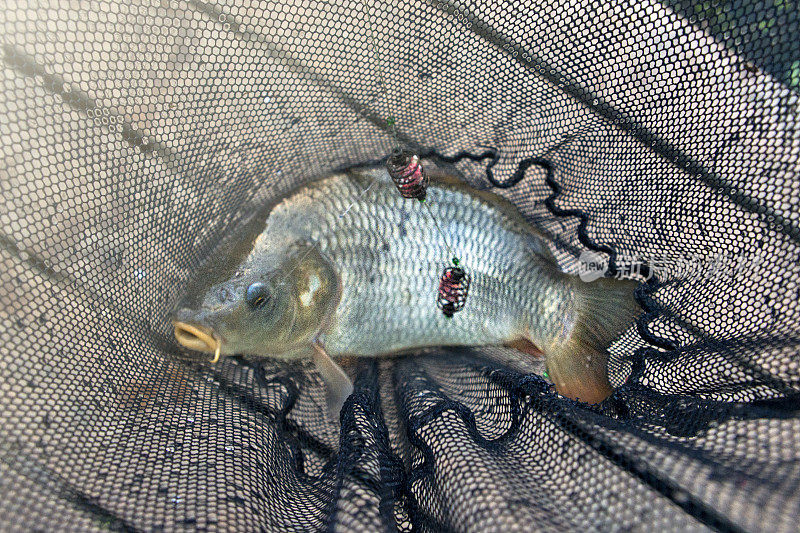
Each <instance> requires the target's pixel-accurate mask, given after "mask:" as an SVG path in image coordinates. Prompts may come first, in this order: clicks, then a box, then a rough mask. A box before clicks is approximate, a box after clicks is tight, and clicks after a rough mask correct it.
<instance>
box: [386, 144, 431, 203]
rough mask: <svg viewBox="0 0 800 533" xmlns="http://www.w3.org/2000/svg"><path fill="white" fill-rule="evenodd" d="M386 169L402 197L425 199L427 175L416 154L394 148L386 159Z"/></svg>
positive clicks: (422, 200) (421, 200)
mask: <svg viewBox="0 0 800 533" xmlns="http://www.w3.org/2000/svg"><path fill="white" fill-rule="evenodd" d="M386 170H387V171H388V172H389V175H390V176H391V177H392V181H394V184H395V186H396V187H397V190H398V191H400V195H401V196H402V197H403V198H415V199H417V200H419V201H420V202H424V201H425V196H426V194H427V193H428V176H427V174H425V170H424V169H423V168H422V163H421V162H420V160H419V156H418V155H417V154H415V153H413V152H409V151H408V150H401V149H399V148H397V149H395V150H394V151H392V155H390V156H389V159H388V160H387V161H386Z"/></svg>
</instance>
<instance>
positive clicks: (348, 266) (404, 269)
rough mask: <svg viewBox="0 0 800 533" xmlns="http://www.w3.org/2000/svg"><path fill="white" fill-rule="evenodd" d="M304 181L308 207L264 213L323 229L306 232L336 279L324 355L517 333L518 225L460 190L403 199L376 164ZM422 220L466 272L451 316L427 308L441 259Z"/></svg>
mask: <svg viewBox="0 0 800 533" xmlns="http://www.w3.org/2000/svg"><path fill="white" fill-rule="evenodd" d="M364 177H366V178H367V180H371V183H372V186H371V187H370V186H369V181H368V182H367V184H366V185H365V181H367V180H365V179H364ZM310 187H311V188H315V190H314V192H313V193H306V197H305V198H306V199H307V198H312V199H314V200H315V202H314V203H315V205H314V207H312V208H311V209H308V208H307V207H308V206H309V205H310V203H309V202H307V201H306V200H305V199H304V198H303V197H302V196H299V197H290V198H289V199H287V201H285V202H284V203H283V204H281V205H280V206H279V208H278V209H276V211H275V213H274V214H273V215H271V217H270V218H272V217H276V218H278V217H287V218H293V219H295V218H299V217H303V218H305V222H306V224H303V225H301V226H305V227H308V226H309V224H308V222H310V221H314V222H313V223H312V225H313V226H316V227H321V228H325V231H319V232H313V233H314V235H313V237H317V238H316V239H313V240H314V241H316V242H314V244H315V245H316V246H317V247H318V248H319V250H320V251H321V252H322V253H323V255H324V256H325V257H326V258H328V259H329V260H330V261H331V262H332V263H333V264H334V266H335V269H336V270H337V272H339V276H340V279H341V284H342V294H341V300H340V303H339V306H338V308H337V310H336V315H335V322H334V326H333V328H332V329H330V330H329V331H327V332H326V333H325V334H324V336H323V337H322V339H323V343H324V345H325V347H326V349H327V350H328V351H329V353H331V354H332V355H339V354H351V355H376V354H378V353H386V352H393V351H397V350H401V349H408V348H413V347H418V346H428V345H431V344H476V343H478V342H482V343H501V342H504V341H508V340H509V339H510V338H512V337H514V336H516V335H518V334H519V333H521V325H520V324H521V323H522V322H525V321H526V320H527V318H528V315H529V314H530V311H531V308H530V307H531V306H530V302H529V301H527V302H525V301H523V299H525V298H527V297H529V296H530V294H529V291H528V290H527V287H526V290H520V287H519V285H520V282H521V278H522V275H521V274H522V273H523V272H526V273H527V274H529V276H528V277H530V274H531V270H532V269H531V267H535V265H532V264H531V261H530V259H531V256H532V254H531V253H526V250H527V249H528V248H530V246H531V243H532V242H533V243H535V241H533V240H532V239H531V238H530V236H529V235H526V234H525V233H524V228H522V227H521V226H520V225H519V224H517V223H516V222H514V221H509V220H507V219H504V218H503V217H502V214H501V213H499V212H498V211H497V210H496V209H493V208H492V206H490V205H488V204H487V203H486V202H482V201H480V200H479V199H476V198H475V197H473V196H471V195H469V194H468V193H466V192H462V191H459V190H458V189H451V188H445V187H440V186H438V185H436V184H435V183H434V184H432V185H431V186H430V189H429V200H428V202H427V206H426V205H423V204H421V203H418V202H415V201H412V200H408V199H404V198H402V197H400V196H399V194H397V191H396V190H395V189H394V186H393V184H392V182H391V180H390V179H389V178H388V176H387V175H386V174H385V173H383V172H380V171H373V172H368V173H365V174H362V176H361V177H360V178H359V177H353V176H348V175H339V176H335V177H331V178H328V179H326V180H324V181H323V182H318V183H316V184H313V185H311V186H310ZM367 187H369V189H368V190H367V192H364V190H365V189H366V188H367ZM342 213H343V214H342ZM401 213H402V217H403V220H402V221H401ZM340 214H342V215H341V216H339V215H340ZM432 217H435V218H436V219H437V220H439V221H440V227H441V228H442V231H443V232H444V234H445V239H446V241H447V243H449V244H450V246H451V247H452V248H453V250H454V252H455V253H456V255H458V256H459V257H460V258H461V264H462V265H463V266H464V268H465V269H466V270H467V271H468V272H469V273H470V275H471V277H472V286H471V289H470V295H469V300H468V305H467V307H466V308H465V309H464V310H463V311H462V312H460V313H459V314H457V315H456V316H455V317H454V318H453V319H452V320H448V319H446V318H445V317H444V316H443V315H442V313H441V312H440V311H439V310H438V309H437V307H436V305H435V298H436V291H437V288H438V276H439V274H440V272H441V270H442V268H443V267H444V266H445V265H447V264H448V263H449V260H450V257H449V254H448V251H447V245H446V242H445V239H443V238H442V235H440V234H439V232H438V231H437V229H436V227H435V225H434V222H433V218H432ZM401 223H402V224H403V226H404V229H405V235H403V236H401V232H400V225H401ZM301 233H302V231H301ZM308 238H312V235H311V234H309V235H308ZM542 250H543V248H542V247H539V248H537V249H536V250H535V251H536V252H538V253H541V251H542ZM526 267H527V268H526ZM534 269H535V268H534ZM370 278H372V279H373V280H375V279H376V278H377V279H378V280H379V282H378V283H375V281H372V282H370ZM528 281H529V280H526V282H525V283H526V285H527V282H528ZM517 330H519V331H517Z"/></svg>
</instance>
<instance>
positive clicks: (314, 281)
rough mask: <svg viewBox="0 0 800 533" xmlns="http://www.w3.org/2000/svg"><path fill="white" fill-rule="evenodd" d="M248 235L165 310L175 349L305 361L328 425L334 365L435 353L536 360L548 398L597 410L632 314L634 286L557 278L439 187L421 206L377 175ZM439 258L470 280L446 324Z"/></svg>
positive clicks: (523, 226)
mask: <svg viewBox="0 0 800 533" xmlns="http://www.w3.org/2000/svg"><path fill="white" fill-rule="evenodd" d="M255 235H257V236H256V237H255V238H254V239H252V240H251V241H249V242H248V243H247V244H246V245H245V246H243V247H242V246H240V248H242V249H243V250H244V253H241V260H239V259H237V260H236V261H238V262H236V264H235V265H234V268H233V269H232V273H231V274H230V275H227V276H225V277H224V278H223V279H219V280H209V281H208V282H207V286H202V288H201V289H200V290H199V292H198V296H196V297H195V302H194V304H193V305H184V306H180V307H179V308H178V309H177V311H176V312H175V313H174V315H173V318H172V324H173V327H174V334H175V339H176V341H177V342H178V343H179V344H180V345H182V346H183V347H185V348H188V349H190V350H197V351H201V352H204V353H207V354H213V359H212V360H213V361H214V362H216V361H217V360H218V359H219V358H220V357H222V356H228V355H233V354H241V355H246V356H254V357H270V358H277V359H283V360H292V359H303V358H305V359H311V360H313V362H314V364H315V366H316V368H317V370H318V371H319V373H320V375H321V376H322V378H323V381H324V383H325V386H326V400H327V404H328V408H329V409H330V410H331V412H332V413H338V410H339V409H340V408H341V406H342V405H343V403H344V401H345V399H346V398H347V396H349V394H350V393H351V392H352V390H353V389H352V383H351V382H350V379H349V378H348V376H347V374H346V373H345V372H344V371H343V370H342V368H341V366H340V365H339V364H337V363H336V360H337V359H341V358H345V357H347V358H350V357H382V356H389V355H394V354H398V353H413V351H414V350H420V349H423V348H429V347H435V346H481V345H506V346H511V347H515V348H517V349H519V350H521V351H523V352H525V353H526V354H530V356H533V357H544V359H545V366H546V371H547V374H548V376H549V379H550V380H551V381H552V383H553V384H554V386H555V389H556V391H557V392H558V393H559V394H562V395H564V396H566V397H569V398H572V399H575V400H579V401H582V402H586V403H598V402H601V401H602V400H604V399H605V398H607V397H608V396H609V395H610V394H611V393H612V391H613V389H612V387H611V385H610V383H609V378H608V369H607V366H608V356H609V355H608V351H607V348H608V346H609V345H610V343H611V342H612V341H613V340H614V339H615V338H616V337H618V336H619V335H620V334H621V333H622V332H623V331H624V330H625V329H627V328H628V327H629V326H630V325H631V324H632V323H633V320H634V318H635V316H636V314H637V313H638V312H640V309H639V307H638V305H637V303H636V300H635V298H634V296H633V291H634V289H635V287H636V286H637V283H636V282H635V281H632V280H620V279H612V278H600V279H597V280H595V281H592V282H585V281H582V280H581V279H580V278H579V277H578V276H574V275H570V274H567V273H564V272H563V271H562V270H561V269H560V268H559V267H558V264H557V262H556V260H555V258H554V256H553V254H552V252H551V249H550V244H549V241H548V239H547V238H545V236H544V235H543V234H542V232H540V231H539V230H538V229H537V228H535V227H534V226H533V225H532V224H531V223H529V222H528V221H527V220H526V219H525V218H524V217H523V215H522V214H521V213H520V212H519V211H518V210H517V209H516V208H515V207H514V206H513V205H512V204H511V203H510V202H508V201H507V200H505V199H504V198H502V197H501V196H499V195H497V194H494V193H492V192H490V191H483V190H477V189H475V188H472V187H470V186H468V185H467V184H465V183H463V182H461V181H459V180H458V179H456V178H453V177H450V176H447V175H443V174H442V175H440V174H432V175H431V178H430V184H429V186H428V191H427V199H426V200H425V201H424V202H420V201H417V200H413V199H406V198H403V197H401V196H400V194H398V191H397V190H396V188H395V186H394V184H393V182H392V180H391V178H390V177H389V175H388V173H387V172H386V171H385V169H382V168H378V167H375V168H367V169H358V170H350V171H345V172H342V173H336V174H333V175H328V176H326V177H323V178H321V179H318V180H316V181H312V182H310V183H307V184H305V185H302V186H301V187H299V188H297V189H295V190H294V191H293V192H291V193H289V194H288V195H286V196H285V197H284V198H283V199H281V200H280V201H279V202H277V203H276V204H275V205H274V206H273V207H272V208H271V209H270V210H269V211H268V213H267V215H266V217H265V218H264V222H263V227H261V228H259V231H257V232H255ZM450 254H453V255H454V256H456V257H457V258H458V260H459V262H460V263H459V265H460V267H461V268H463V269H464V270H465V271H466V272H467V273H468V274H469V276H470V278H471V284H470V288H469V294H468V297H467V301H466V305H465V307H464V309H463V310H461V311H460V312H458V313H456V314H455V315H454V316H453V317H452V318H448V317H446V316H444V314H443V313H442V312H441V311H440V309H438V308H437V306H436V296H437V289H438V286H439V275H440V274H441V272H442V270H443V268H445V267H446V266H448V264H450V262H451V260H452V257H450Z"/></svg>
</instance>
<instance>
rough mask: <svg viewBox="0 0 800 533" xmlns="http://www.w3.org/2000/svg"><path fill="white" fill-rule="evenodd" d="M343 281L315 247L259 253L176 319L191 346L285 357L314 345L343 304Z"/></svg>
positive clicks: (175, 324) (181, 339)
mask: <svg viewBox="0 0 800 533" xmlns="http://www.w3.org/2000/svg"><path fill="white" fill-rule="evenodd" d="M337 295H338V277H337V276H336V274H335V272H334V271H333V269H332V267H331V265H330V263H329V262H328V261H326V260H325V259H324V258H323V257H322V255H321V254H320V253H319V251H318V250H317V249H316V248H315V247H313V246H311V245H304V244H299V245H297V244H296V245H291V246H287V247H285V248H281V249H280V250H272V251H269V252H265V251H263V250H262V251H259V250H255V251H254V252H253V254H251V256H250V257H248V260H247V261H245V263H244V264H243V265H242V266H241V267H240V268H239V269H237V271H236V272H235V273H234V275H233V276H232V277H231V278H230V279H226V280H224V281H222V282H219V283H216V284H213V285H211V286H210V287H209V288H208V289H207V290H205V291H203V293H202V296H201V298H200V303H199V305H196V306H194V307H181V308H180V309H178V311H177V312H176V313H175V315H174V318H173V327H174V330H175V339H176V340H177V341H178V343H179V344H181V345H182V346H184V347H185V348H189V349H191V350H196V351H200V352H205V353H209V354H213V355H214V358H213V360H214V361H216V360H217V359H218V358H219V357H220V356H221V355H232V354H244V355H251V356H273V357H280V356H282V355H284V354H287V353H290V352H292V351H293V350H294V349H296V348H297V347H299V346H302V345H304V344H309V343H310V342H311V340H312V338H313V337H314V335H316V334H317V333H318V331H319V330H320V328H321V326H322V325H323V323H325V321H326V319H327V318H329V317H330V315H331V311H332V309H333V307H334V306H335V303H336V302H337V301H338V299H337V298H336V296H337Z"/></svg>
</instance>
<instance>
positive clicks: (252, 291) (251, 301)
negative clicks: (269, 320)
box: [245, 281, 270, 309]
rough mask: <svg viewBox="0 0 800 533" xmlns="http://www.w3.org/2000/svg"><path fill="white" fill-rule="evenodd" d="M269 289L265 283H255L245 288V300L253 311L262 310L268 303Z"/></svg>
mask: <svg viewBox="0 0 800 533" xmlns="http://www.w3.org/2000/svg"><path fill="white" fill-rule="evenodd" d="M269 299H270V296H269V287H268V286H267V284H266V283H262V282H260V281H257V282H255V283H253V284H251V285H250V286H249V287H247V293H246V294H245V300H246V301H247V304H248V305H249V306H250V307H252V308H253V309H262V308H263V307H264V306H266V305H267V303H268V302H269Z"/></svg>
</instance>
